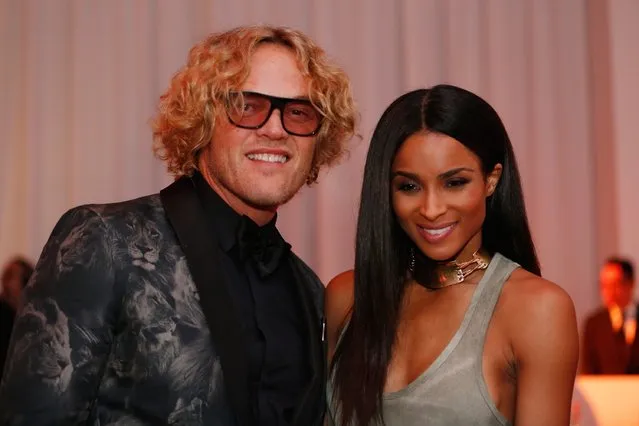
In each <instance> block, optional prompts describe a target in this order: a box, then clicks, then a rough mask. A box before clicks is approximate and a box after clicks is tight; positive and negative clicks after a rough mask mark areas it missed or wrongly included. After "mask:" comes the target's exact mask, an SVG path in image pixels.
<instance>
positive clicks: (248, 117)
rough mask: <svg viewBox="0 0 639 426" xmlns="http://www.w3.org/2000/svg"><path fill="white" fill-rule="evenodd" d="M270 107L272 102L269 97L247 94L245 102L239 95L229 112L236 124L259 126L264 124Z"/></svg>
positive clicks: (233, 101)
mask: <svg viewBox="0 0 639 426" xmlns="http://www.w3.org/2000/svg"><path fill="white" fill-rule="evenodd" d="M270 109H271V102H270V101H269V100H268V99H267V98H265V97H263V96H259V95H253V94H245V95H244V102H242V100H241V99H240V97H239V96H238V97H237V98H236V99H234V100H232V102H231V105H230V107H229V113H228V114H229V118H230V119H231V121H232V122H233V124H235V125H236V126H245V127H257V126H260V125H262V123H263V122H264V120H265V119H266V116H267V115H268V112H269V110H270Z"/></svg>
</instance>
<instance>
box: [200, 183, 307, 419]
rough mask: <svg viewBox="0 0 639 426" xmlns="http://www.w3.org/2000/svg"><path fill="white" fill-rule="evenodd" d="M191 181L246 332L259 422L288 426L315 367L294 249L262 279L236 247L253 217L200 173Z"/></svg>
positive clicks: (250, 384)
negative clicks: (294, 269) (295, 274)
mask: <svg viewBox="0 0 639 426" xmlns="http://www.w3.org/2000/svg"><path fill="white" fill-rule="evenodd" d="M193 181H194V182H195V186H196V188H197V193H198V197H199V198H200V200H201V201H202V204H203V206H204V209H205V211H206V214H207V215H208V216H209V217H210V218H211V229H213V230H215V232H216V233H217V238H218V241H219V243H220V247H221V249H222V252H223V256H222V257H223V259H222V263H221V266H222V270H223V273H225V274H226V277H227V278H228V283H229V284H230V285H229V292H230V294H231V298H232V299H233V301H234V302H235V305H236V310H237V312H238V314H239V317H240V321H241V326H242V329H243V331H244V341H245V342H246V345H247V352H248V359H249V364H250V365H249V381H250V383H249V390H250V395H251V399H252V400H251V406H252V407H253V418H254V419H256V423H255V424H259V425H261V426H262V425H264V426H270V425H273V426H275V425H277V426H285V425H289V424H290V422H291V417H292V416H293V413H294V411H295V407H296V406H297V403H298V399H299V397H300V395H301V393H302V390H303V388H304V386H305V384H306V383H307V382H308V380H309V379H310V369H311V366H310V362H309V358H308V348H307V347H306V338H305V336H306V332H305V326H304V322H303V316H302V315H303V312H302V308H301V306H300V304H301V301H300V297H299V296H298V293H297V288H296V283H295V280H294V277H293V272H292V271H291V268H290V266H289V262H288V257H289V255H290V251H289V249H290V246H289V245H288V244H287V245H286V251H285V253H284V255H283V256H282V258H281V261H280V262H279V265H278V267H277V268H276V270H275V271H274V272H273V273H272V274H270V275H268V276H266V277H260V275H259V274H258V273H257V269H256V268H255V267H254V265H253V264H252V263H251V259H248V260H244V261H243V260H241V257H240V255H239V249H238V244H237V230H238V228H239V226H240V222H241V221H242V220H250V219H248V218H247V217H242V216H240V215H239V214H238V213H237V212H235V211H234V210H233V209H232V208H231V207H230V206H229V205H228V204H226V203H225V202H224V201H223V200H222V199H221V198H220V197H219V195H218V194H217V193H216V192H215V191H213V189H212V188H211V187H210V186H209V185H208V183H207V182H206V181H205V180H204V178H203V177H202V175H200V174H199V173H197V172H196V173H195V174H194V176H193ZM275 221H276V218H274V219H273V220H272V221H271V222H269V223H268V224H266V225H264V227H272V228H273V229H272V230H271V232H274V233H275V234H276V235H277V237H278V238H282V237H281V235H279V232H277V230H276V228H275Z"/></svg>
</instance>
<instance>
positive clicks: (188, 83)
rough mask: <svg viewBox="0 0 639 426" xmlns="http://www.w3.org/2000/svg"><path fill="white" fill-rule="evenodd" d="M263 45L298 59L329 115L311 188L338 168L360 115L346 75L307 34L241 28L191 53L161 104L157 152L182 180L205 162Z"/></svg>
mask: <svg viewBox="0 0 639 426" xmlns="http://www.w3.org/2000/svg"><path fill="white" fill-rule="evenodd" d="M262 43H275V44H279V45H283V46H286V47H288V48H289V49H291V51H292V52H293V53H295V55H296V58H297V62H298V65H299V67H300V70H301V72H302V75H303V76H304V77H306V78H308V79H309V81H310V87H309V96H310V101H311V102H312V103H313V104H314V105H315V107H316V108H317V109H318V110H319V111H320V113H321V114H322V116H323V119H322V126H321V129H320V131H319V133H318V134H317V143H316V146H315V155H314V158H313V165H312V168H311V172H310V174H309V176H308V178H307V183H308V184H309V185H310V184H311V183H313V182H315V181H316V180H317V176H318V174H319V171H320V169H321V167H322V166H330V165H333V164H334V163H335V162H337V161H338V160H339V159H340V158H341V157H342V155H343V154H344V153H345V151H346V143H347V142H348V140H349V139H350V138H351V137H352V136H353V134H354V131H355V122H356V111H355V104H354V101H353V95H352V91H351V85H350V82H349V80H348V78H347V76H346V74H345V73H344V71H343V70H342V69H341V68H339V67H338V66H336V65H334V64H332V63H330V62H329V60H328V59H327V57H326V54H325V52H324V51H323V50H322V49H321V48H320V47H319V46H317V45H316V44H315V42H313V40H311V39H310V38H309V37H308V36H306V35H305V34H304V33H302V32H300V31H297V30H294V29H291V28H286V27H272V26H250V27H239V28H235V29H233V30H230V31H226V32H223V33H217V34H213V35H211V36H209V37H208V38H206V39H205V40H203V41H201V42H200V43H198V44H196V45H195V46H193V48H191V50H190V52H189V55H188V61H187V63H186V65H185V66H184V67H183V68H182V69H180V70H179V71H178V72H177V73H176V74H175V76H174V77H173V79H172V80H171V83H170V85H169V88H168V90H167V91H166V92H165V93H164V94H163V95H162V96H161V97H160V102H159V105H158V112H157V115H156V116H155V118H154V119H153V121H152V129H153V141H154V143H153V149H154V151H155V154H156V155H157V156H158V157H159V158H160V159H162V160H164V161H165V162H166V163H167V168H168V171H169V173H171V174H172V175H174V176H175V177H178V176H183V175H187V176H190V175H191V174H192V173H193V171H195V170H196V169H197V166H198V157H199V154H200V152H201V151H202V149H203V148H204V147H206V146H207V145H208V144H209V143H211V138H212V135H213V128H214V126H215V121H216V117H222V116H224V115H225V113H226V112H225V105H227V104H228V102H229V98H230V93H231V92H233V91H236V90H239V89H240V87H241V86H242V84H243V83H244V81H245V80H246V79H247V78H248V75H249V73H250V68H249V62H250V59H251V57H252V54H253V52H254V51H255V49H256V48H257V47H258V46H259V45H260V44H262Z"/></svg>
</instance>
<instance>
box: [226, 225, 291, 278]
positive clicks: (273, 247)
mask: <svg viewBox="0 0 639 426" xmlns="http://www.w3.org/2000/svg"><path fill="white" fill-rule="evenodd" d="M237 245H238V249H239V254H240V259H242V260H247V259H252V260H253V262H254V265H255V267H256V269H257V272H258V273H259V274H260V277H266V276H268V275H270V274H272V273H273V272H274V271H275V269H277V266H278V265H279V263H280V260H281V259H282V255H283V254H284V253H285V251H286V250H287V249H288V248H289V247H290V245H288V243H286V241H284V239H283V238H282V236H281V235H280V234H279V232H277V229H275V225H273V224H272V223H269V224H267V225H265V226H263V227H261V228H260V227H259V226H257V224H255V222H253V221H252V220H251V219H249V218H248V217H246V216H242V220H241V221H240V225H239V226H238V229H237Z"/></svg>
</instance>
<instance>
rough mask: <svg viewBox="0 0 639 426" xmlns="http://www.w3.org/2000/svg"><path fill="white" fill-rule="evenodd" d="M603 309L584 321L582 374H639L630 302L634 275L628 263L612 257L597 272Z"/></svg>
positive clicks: (636, 308) (637, 308)
mask: <svg viewBox="0 0 639 426" xmlns="http://www.w3.org/2000/svg"><path fill="white" fill-rule="evenodd" d="M599 289H600V292H601V301H602V303H603V306H602V307H600V308H599V309H597V310H596V311H595V312H593V313H592V314H591V315H590V316H588V318H587V319H586V321H585V326H584V330H583V338H582V340H583V342H582V351H581V372H582V373H583V374H639V339H637V316H638V314H639V305H638V304H637V302H635V301H634V298H633V295H634V289H635V271H634V265H633V264H632V262H631V261H630V260H629V259H625V258H621V257H612V258H609V259H608V260H606V262H605V263H604V265H603V266H602V267H601V270H600V272H599Z"/></svg>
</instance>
